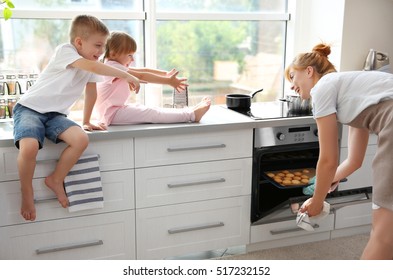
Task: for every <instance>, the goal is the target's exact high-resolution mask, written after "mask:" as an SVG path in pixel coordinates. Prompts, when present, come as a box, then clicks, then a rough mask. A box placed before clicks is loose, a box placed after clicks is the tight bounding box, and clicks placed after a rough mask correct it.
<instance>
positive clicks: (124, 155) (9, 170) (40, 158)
mask: <svg viewBox="0 0 393 280" xmlns="http://www.w3.org/2000/svg"><path fill="white" fill-rule="evenodd" d="M64 148H65V144H64V143H59V144H53V143H51V142H49V141H47V142H46V143H45V146H44V148H43V149H41V150H40V151H39V152H38V155H37V165H36V169H35V172H34V178H41V177H46V176H48V175H49V174H50V173H51V172H52V171H53V169H54V165H55V164H56V161H57V160H58V158H59V157H60V154H61V152H62V151H63V150H64ZM84 154H85V155H92V154H98V155H99V156H100V159H99V163H100V170H101V171H109V170H118V169H127V168H133V167H134V143H133V140H132V139H126V140H111V141H94V142H91V143H90V144H89V146H88V148H87V149H86V151H85V152H84ZM0 157H1V158H0V181H7V180H18V179H19V174H18V167H17V162H16V159H17V157H18V150H17V149H16V148H15V147H7V148H0Z"/></svg>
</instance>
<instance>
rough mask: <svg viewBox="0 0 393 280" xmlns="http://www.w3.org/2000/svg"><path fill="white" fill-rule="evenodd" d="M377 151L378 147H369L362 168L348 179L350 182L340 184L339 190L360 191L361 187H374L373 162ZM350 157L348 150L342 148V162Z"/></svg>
mask: <svg viewBox="0 0 393 280" xmlns="http://www.w3.org/2000/svg"><path fill="white" fill-rule="evenodd" d="M376 151H377V145H369V146H368V147H367V150H366V155H365V156H364V160H363V164H362V167H360V168H359V169H358V170H356V171H355V172H354V173H352V174H351V175H349V176H348V177H347V179H348V181H346V182H343V183H340V185H339V187H338V189H339V190H340V191H342V190H348V189H358V188H361V187H368V186H372V185H373V173H372V162H373V159H374V156H375V153H376ZM347 156H348V148H341V152H340V158H341V162H342V161H344V160H345V159H346V158H347Z"/></svg>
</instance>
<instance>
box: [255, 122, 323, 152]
mask: <svg viewBox="0 0 393 280" xmlns="http://www.w3.org/2000/svg"><path fill="white" fill-rule="evenodd" d="M311 142H318V129H317V125H316V124H307V125H296V126H278V127H262V128H256V129H255V147H268V146H277V145H290V144H298V143H311Z"/></svg>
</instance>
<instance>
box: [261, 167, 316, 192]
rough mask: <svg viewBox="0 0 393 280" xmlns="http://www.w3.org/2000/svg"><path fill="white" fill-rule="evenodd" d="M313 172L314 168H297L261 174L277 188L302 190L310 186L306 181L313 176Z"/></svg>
mask: <svg viewBox="0 0 393 280" xmlns="http://www.w3.org/2000/svg"><path fill="white" fill-rule="evenodd" d="M315 172H316V170H315V168H298V169H283V170H274V171H265V172H263V173H262V175H263V177H264V178H265V179H266V180H268V181H269V182H271V183H272V184H273V185H275V186H276V187H277V188H280V189H289V188H304V187H307V186H309V185H310V184H309V183H308V180H309V179H311V178H312V177H314V176H315ZM290 178H292V179H290ZM299 178H300V179H299ZM278 179H280V180H281V181H280V180H278ZM302 179H307V180H302Z"/></svg>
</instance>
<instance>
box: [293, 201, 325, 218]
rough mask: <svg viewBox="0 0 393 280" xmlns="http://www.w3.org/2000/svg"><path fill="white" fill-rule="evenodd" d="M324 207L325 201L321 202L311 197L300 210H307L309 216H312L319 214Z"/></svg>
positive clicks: (302, 211)
mask: <svg viewBox="0 0 393 280" xmlns="http://www.w3.org/2000/svg"><path fill="white" fill-rule="evenodd" d="M322 209H323V201H321V202H319V201H317V200H316V199H314V198H313V197H311V198H309V199H307V200H306V201H305V202H304V203H303V205H302V206H301V207H300V209H299V211H300V212H301V213H304V212H307V214H308V216H309V217H312V216H317V215H319V214H320V213H321V211H322Z"/></svg>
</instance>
